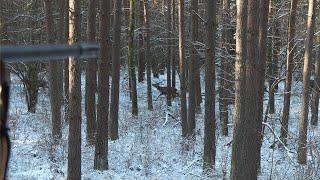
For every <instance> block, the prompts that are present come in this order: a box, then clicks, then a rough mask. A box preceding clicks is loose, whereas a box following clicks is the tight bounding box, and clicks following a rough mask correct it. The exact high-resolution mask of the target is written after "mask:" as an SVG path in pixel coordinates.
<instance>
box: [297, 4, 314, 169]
mask: <svg viewBox="0 0 320 180" xmlns="http://www.w3.org/2000/svg"><path fill="white" fill-rule="evenodd" d="M316 7H317V5H316V0H309V6H308V22H307V36H306V40H305V52H304V62H303V89H302V96H301V114H300V121H299V142H298V163H299V164H306V162H307V147H306V146H307V134H308V132H307V129H308V113H309V108H308V107H309V94H310V90H309V89H310V72H311V61H312V46H313V38H314V26H315V9H316Z"/></svg>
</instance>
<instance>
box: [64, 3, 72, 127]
mask: <svg viewBox="0 0 320 180" xmlns="http://www.w3.org/2000/svg"><path fill="white" fill-rule="evenodd" d="M64 6H65V7H64V19H65V21H64V22H65V23H64V40H65V42H68V41H69V2H68V1H67V0H64ZM63 64H64V71H63V72H64V74H63V77H64V100H65V105H64V106H65V108H64V111H65V112H64V119H65V122H69V118H70V115H69V112H70V111H69V107H70V105H69V60H65V61H64V63H63Z"/></svg>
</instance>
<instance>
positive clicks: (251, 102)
mask: <svg viewBox="0 0 320 180" xmlns="http://www.w3.org/2000/svg"><path fill="white" fill-rule="evenodd" d="M259 3H260V2H259V1H256V0H248V1H245V0H242V1H241V0H237V32H236V41H237V45H236V51H237V53H236V54H237V56H236V115H235V122H234V134H233V145H232V161H231V179H257V170H258V160H259V158H258V155H259V153H258V149H259V141H260V134H259V133H261V129H260V128H259V126H261V124H260V123H262V120H261V119H259V118H260V116H261V114H259V113H260V112H259V108H257V107H255V106H256V105H255V103H256V102H257V101H258V102H259V90H258V88H259V87H258V84H259V82H261V79H259V78H260V77H257V76H258V75H259V73H258V72H259V70H258V69H260V68H261V67H258V65H259V57H258V56H259V53H258V51H256V50H255V48H256V47H258V35H259V30H258V28H259V21H258V19H259V16H260V14H259V7H260V6H259ZM265 8H267V7H265ZM247 10H248V14H247ZM247 18H248V19H247ZM247 20H248V21H247ZM246 35H247V36H246ZM246 52H247V53H248V54H247V55H246V54H245V53H246ZM246 57H247V58H246ZM245 76H246V77H245ZM244 89H245V90H244ZM244 108H246V109H244Z"/></svg>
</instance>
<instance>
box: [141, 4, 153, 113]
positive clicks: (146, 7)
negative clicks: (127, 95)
mask: <svg viewBox="0 0 320 180" xmlns="http://www.w3.org/2000/svg"><path fill="white" fill-rule="evenodd" d="M149 8H150V6H149V2H148V0H144V6H143V11H144V27H145V50H146V51H145V56H146V60H147V94H148V95H147V96H148V110H153V103H152V87H151V63H152V62H151V52H150V22H149Z"/></svg>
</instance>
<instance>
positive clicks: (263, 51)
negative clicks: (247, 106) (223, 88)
mask: <svg viewBox="0 0 320 180" xmlns="http://www.w3.org/2000/svg"><path fill="white" fill-rule="evenodd" d="M270 1H271V0H260V8H259V9H260V12H261V14H260V17H259V20H260V23H259V50H260V51H259V61H258V67H259V69H258V75H257V77H259V82H258V88H257V89H258V97H257V98H258V99H257V106H256V107H257V111H258V114H259V117H258V119H259V120H260V122H259V123H258V124H257V125H258V127H257V129H258V138H260V139H258V141H259V146H258V149H257V151H258V155H257V157H258V161H257V166H258V171H259V170H260V167H261V166H260V163H261V146H262V142H263V128H262V119H263V97H264V82H265V72H266V62H267V35H268V23H269V22H268V14H269V8H268V7H269V4H270Z"/></svg>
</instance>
